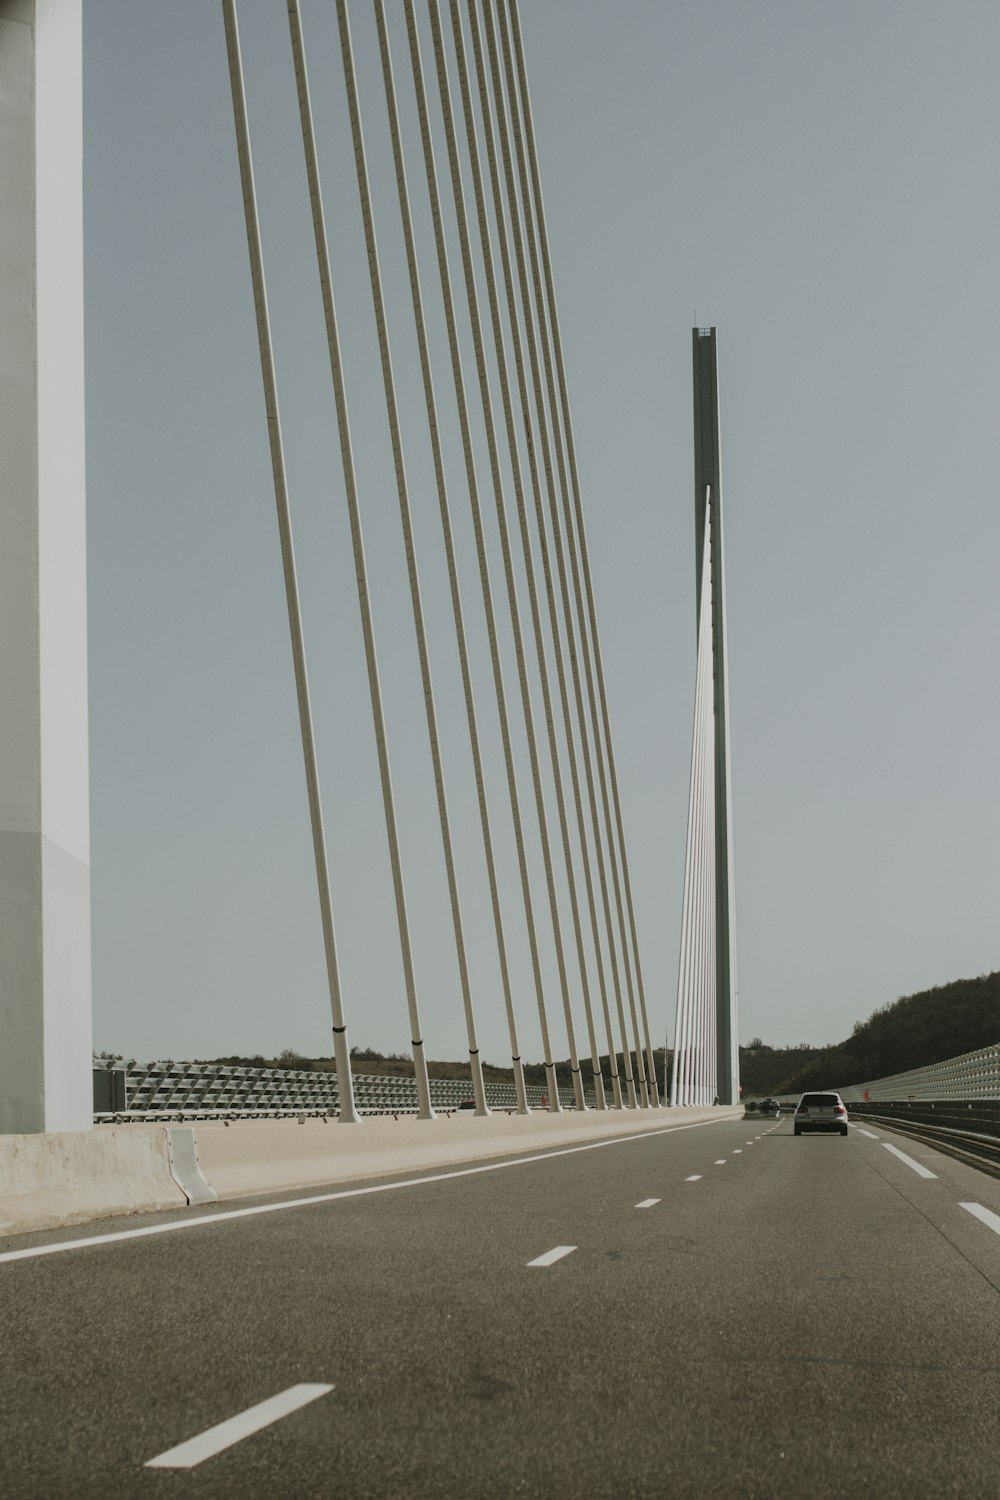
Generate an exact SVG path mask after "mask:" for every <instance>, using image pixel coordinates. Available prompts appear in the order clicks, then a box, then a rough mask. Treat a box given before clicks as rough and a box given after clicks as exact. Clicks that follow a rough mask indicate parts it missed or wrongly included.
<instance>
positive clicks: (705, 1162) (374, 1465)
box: [0, 1119, 1000, 1500]
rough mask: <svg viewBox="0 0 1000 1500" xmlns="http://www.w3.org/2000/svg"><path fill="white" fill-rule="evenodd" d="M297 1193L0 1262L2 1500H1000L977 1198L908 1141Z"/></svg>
mask: <svg viewBox="0 0 1000 1500" xmlns="http://www.w3.org/2000/svg"><path fill="white" fill-rule="evenodd" d="M890 1146H891V1147H893V1148H894V1149H888V1148H889V1147H890ZM897 1153H902V1155H900V1154H897ZM917 1168H922V1169H923V1173H924V1174H926V1173H928V1172H929V1173H933V1174H935V1175H933V1176H930V1175H923V1174H921V1172H919V1171H918V1170H917ZM290 1197H291V1195H286V1198H290ZM310 1200H311V1201H308V1202H305V1203H303V1202H302V1197H301V1195H300V1196H299V1199H298V1201H297V1202H296V1203H294V1204H289V1203H287V1201H286V1202H284V1203H281V1206H280V1207H277V1208H274V1207H269V1205H273V1204H274V1203H275V1202H280V1201H281V1200H280V1199H279V1200H275V1199H273V1198H271V1199H267V1200H264V1199H260V1200H244V1201H243V1202H241V1203H239V1204H229V1205H224V1206H222V1207H221V1208H218V1207H214V1208H213V1209H212V1210H210V1211H207V1210H206V1211H198V1210H196V1211H193V1212H191V1213H189V1215H188V1216H186V1217H185V1218H183V1219H182V1220H180V1221H179V1222H181V1223H182V1224H183V1225H184V1226H185V1227H183V1228H181V1229H170V1228H167V1227H166V1226H168V1225H171V1224H176V1223H177V1222H178V1219H177V1217H176V1216H169V1215H166V1214H161V1215H151V1216H146V1217H143V1218H139V1219H135V1218H130V1219H125V1220H123V1219H116V1220H113V1221H105V1222H104V1223H102V1224H94V1225H88V1226H86V1228H84V1229H82V1230H81V1229H78V1230H74V1231H72V1232H70V1233H67V1232H65V1231H63V1232H61V1233H49V1234H41V1235H30V1236H28V1235H26V1236H21V1237H20V1238H17V1239H10V1240H4V1241H0V1430H2V1435H3V1441H2V1443H0V1496H3V1500H34V1497H40V1500H41V1497H44V1500H90V1497H101V1500H117V1497H122V1500H189V1497H190V1500H197V1497H205V1500H225V1497H228V1496H248V1497H251V1500H256V1497H258V1496H261V1497H264V1496H267V1497H272V1496H273V1497H276V1500H282V1497H295V1500H309V1497H323V1500H326V1497H330V1500H396V1497H399V1500H452V1497H456V1500H457V1497H459V1496H461V1497H473V1500H478V1497H480V1496H482V1497H491V1500H492V1497H496V1500H505V1497H507V1496H529V1497H535V1500H562V1497H577V1496H581V1497H598V1500H603V1497H608V1500H612V1497H614V1500H632V1497H637V1500H638V1497H652V1500H657V1497H668V1496H669V1497H677V1500H703V1497H704V1500H709V1497H726V1500H729V1497H732V1500H771V1497H777V1496H782V1497H784V1496H789V1497H793V1500H805V1497H808V1500H838V1497H847V1496H850V1497H851V1500H857V1497H858V1496H861V1495H864V1494H868V1493H870V1494H872V1495H874V1496H877V1497H878V1500H896V1497H899V1500H902V1497H904V1496H905V1497H906V1500H912V1497H914V1496H919V1497H922V1500H939V1497H945V1496H956V1497H961V1500H971V1497H975V1500H991V1497H998V1500H1000V1441H998V1440H1000V1416H998V1412H1000V1399H998V1398H1000V1295H998V1293H1000V1182H998V1181H997V1180H996V1179H994V1178H992V1177H989V1176H987V1175H985V1174H981V1173H978V1172H976V1171H975V1170H974V1169H972V1168H970V1167H966V1166H964V1165H962V1164H960V1163H958V1162H956V1161H953V1160H952V1159H950V1158H948V1157H945V1156H941V1155H939V1154H937V1153H936V1152H934V1151H933V1150H932V1149H930V1148H929V1147H926V1146H923V1145H921V1144H918V1143H916V1142H913V1141H911V1140H907V1139H905V1138H903V1137H900V1136H894V1135H891V1134H890V1133H888V1132H885V1131H882V1130H879V1131H877V1132H876V1131H874V1130H869V1129H868V1128H867V1126H863V1127H859V1126H854V1127H852V1129H851V1133H850V1136H849V1137H848V1138H847V1139H846V1140H844V1139H841V1137H840V1136H829V1137H827V1136H816V1137H803V1138H801V1139H799V1140H795V1139H794V1138H793V1136H792V1126H791V1121H790V1119H782V1120H781V1121H780V1122H774V1121H767V1122H763V1121H761V1122H757V1123H756V1124H755V1123H753V1122H751V1121H742V1122H739V1121H732V1120H729V1121H724V1122H719V1123H711V1124H708V1125H703V1126H695V1127H688V1128H684V1129H674V1130H660V1131H659V1132H657V1133H655V1134H653V1135H651V1136H650V1137H647V1138H631V1139H619V1140H616V1141H615V1142H613V1143H611V1144H607V1145H602V1146H600V1147H597V1148H595V1147H594V1146H590V1147H586V1148H582V1149H581V1148H570V1149H565V1148H564V1149H562V1150H560V1151H557V1152H553V1153H551V1154H546V1155H544V1156H540V1155H537V1154H536V1155H535V1156H534V1157H533V1158H530V1159H528V1158H520V1159H518V1158H511V1159H509V1164H504V1165H501V1166H500V1167H497V1166H495V1165H490V1166H485V1167H484V1165H483V1164H482V1163H479V1164H476V1165H474V1166H472V1167H470V1168H469V1169H467V1170H465V1171H460V1170H458V1169H449V1170H448V1171H445V1172H438V1173H435V1174H424V1177H423V1178H422V1179H420V1178H413V1177H396V1178H381V1179H378V1180H376V1181H373V1182H372V1183H370V1184H361V1185H360V1186H359V1185H352V1186H351V1188H350V1189H347V1190H344V1189H339V1190H333V1189H331V1190H330V1192H328V1193H315V1194H312V1195H310ZM969 1205H971V1206H969ZM236 1208H239V1209H242V1210H247V1209H250V1210H252V1211H251V1212H243V1213H241V1214H238V1215H234V1213H233V1210H234V1209H236ZM260 1210H265V1211H260ZM137 1229H139V1230H154V1231H156V1232H152V1233H141V1234H139V1235H138V1236H135V1235H132V1234H131V1231H134V1230H137ZM123 1231H125V1232H126V1234H128V1235H129V1237H119V1238H115V1239H106V1240H103V1241H102V1240H101V1239H100V1236H101V1235H109V1234H115V1235H119V1236H120V1235H121V1234H122V1232H123ZM74 1238H75V1239H77V1240H81V1239H82V1240H84V1241H85V1243H84V1244H82V1245H81V1246H79V1247H78V1248H69V1249H65V1250H59V1251H57V1252H56V1253H41V1254H39V1253H35V1252H37V1251H46V1252H48V1250H49V1248H50V1247H52V1246H55V1245H57V1244H60V1243H63V1242H65V1241H66V1240H68V1239H74ZM20 1251H29V1252H32V1253H30V1254H27V1255H20V1256H19V1257H18V1258H13V1257H12V1256H11V1252H20ZM557 1252H558V1253H557ZM220 1424H226V1425H225V1426H224V1427H222V1428H221V1431H220V1430H216V1429H219V1428H220ZM154 1460H157V1461H158V1462H157V1463H156V1464H154V1462H153V1461H154ZM150 1465H153V1466H150Z"/></svg>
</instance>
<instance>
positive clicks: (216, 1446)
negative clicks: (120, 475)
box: [143, 1385, 333, 1469]
mask: <svg viewBox="0 0 1000 1500" xmlns="http://www.w3.org/2000/svg"><path fill="white" fill-rule="evenodd" d="M332 1390H333V1386H332V1385H292V1386H289V1388H288V1390H287V1391H281V1392H279V1394H278V1395H277V1396H269V1397H268V1398H267V1400H266V1401H260V1402H258V1403H257V1405H256V1406H251V1407H248V1408H247V1410H246V1411H241V1412H239V1413H238V1414H237V1415H236V1416H235V1417H229V1418H228V1419H227V1421H225V1422H219V1423H217V1425H216V1426H215V1427H209V1428H208V1429H207V1430H206V1431H205V1432H200V1433H199V1434H198V1436H197V1437H193V1438H189V1439H188V1441H187V1442H186V1443H178V1445H177V1447H176V1448H168V1449H167V1451H166V1453H161V1454H160V1455H159V1456H158V1457H157V1458H151V1459H149V1460H148V1461H147V1462H146V1463H145V1464H144V1465H143V1467H144V1468H146V1469H193V1468H194V1466H195V1465H196V1464H200V1463H204V1461H205V1459H206V1458H214V1457H215V1455H216V1454H217V1453H221V1452H222V1451H223V1449H225V1448H231V1447H232V1446H233V1444H234V1443H239V1442H242V1440H243V1439H244V1438H247V1437H250V1436H251V1434H253V1433H255V1432H260V1430H261V1428H262V1427H270V1426H271V1423H272V1422H279V1421H280V1420H281V1418H282V1417H287V1416H288V1415H289V1414H290V1413H291V1412H293V1411H298V1409H299V1407H301V1406H308V1404H309V1402H310V1401H315V1400H317V1399H318V1397H320V1396H326V1395H328V1394H329V1392H330V1391H332Z"/></svg>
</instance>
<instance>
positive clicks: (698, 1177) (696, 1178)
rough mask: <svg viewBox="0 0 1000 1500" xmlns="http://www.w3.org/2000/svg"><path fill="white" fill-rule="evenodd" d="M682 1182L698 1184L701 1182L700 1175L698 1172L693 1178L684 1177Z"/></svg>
mask: <svg viewBox="0 0 1000 1500" xmlns="http://www.w3.org/2000/svg"><path fill="white" fill-rule="evenodd" d="M684 1181H685V1182H700V1181H701V1173H700V1172H699V1173H698V1174H697V1176H695V1177H685V1179H684Z"/></svg>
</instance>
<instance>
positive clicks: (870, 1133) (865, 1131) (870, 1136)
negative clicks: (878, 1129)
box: [854, 1125, 880, 1141]
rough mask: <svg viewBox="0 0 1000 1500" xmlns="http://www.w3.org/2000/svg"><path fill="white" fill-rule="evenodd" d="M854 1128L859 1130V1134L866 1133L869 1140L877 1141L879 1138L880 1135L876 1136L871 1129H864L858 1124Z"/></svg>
mask: <svg viewBox="0 0 1000 1500" xmlns="http://www.w3.org/2000/svg"><path fill="white" fill-rule="evenodd" d="M854 1128H855V1130H860V1131H861V1134H862V1135H866V1136H867V1137H868V1139H869V1140H870V1141H877V1140H879V1139H880V1137H879V1136H877V1135H875V1134H874V1132H873V1131H871V1130H864V1129H862V1127H861V1126H860V1125H855V1127H854Z"/></svg>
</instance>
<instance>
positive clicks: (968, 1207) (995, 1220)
mask: <svg viewBox="0 0 1000 1500" xmlns="http://www.w3.org/2000/svg"><path fill="white" fill-rule="evenodd" d="M958 1206H959V1208H964V1209H965V1211H966V1213H970V1214H972V1216H973V1218H975V1219H980V1220H981V1221H982V1222H983V1223H984V1224H985V1225H986V1227H987V1229H992V1231H993V1233H994V1234H1000V1214H995V1213H994V1212H993V1211H992V1209H989V1208H984V1207H983V1205H982V1204H981V1203H960V1204H959V1205H958Z"/></svg>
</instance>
